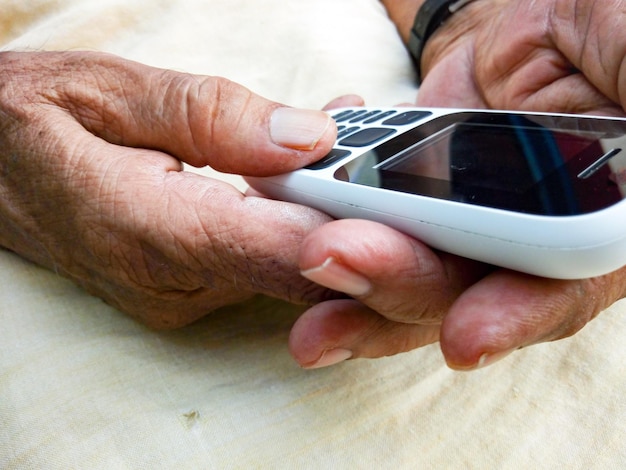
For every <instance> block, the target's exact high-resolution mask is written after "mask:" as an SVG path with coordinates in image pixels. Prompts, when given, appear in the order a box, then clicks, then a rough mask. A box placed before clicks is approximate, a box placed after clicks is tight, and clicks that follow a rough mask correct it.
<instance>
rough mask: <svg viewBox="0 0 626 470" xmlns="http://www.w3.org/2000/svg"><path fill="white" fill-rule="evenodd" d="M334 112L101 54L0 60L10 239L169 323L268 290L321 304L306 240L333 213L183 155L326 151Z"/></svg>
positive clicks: (231, 167)
mask: <svg viewBox="0 0 626 470" xmlns="http://www.w3.org/2000/svg"><path fill="white" fill-rule="evenodd" d="M335 137H336V128H335V125H334V123H333V122H332V120H331V119H330V118H329V117H328V116H327V114H326V113H323V112H321V111H305V110H297V109H291V108H287V107H285V106H281V105H279V104H277V103H272V102H269V101H266V100H264V99H262V98H260V97H258V96H256V95H254V94H253V93H251V92H250V91H248V90H246V89H244V88H243V87H241V86H238V85H236V84H234V83H231V82H229V81H227V80H224V79H220V78H211V77H199V76H192V75H186V74H180V73H175V72H171V71H165V70H160V69H154V68H150V67H146V66H143V65H140V64H137V63H132V62H129V61H125V60H122V59H119V58H116V57H113V56H109V55H102V54H95V53H85V52H77V53H1V54H0V142H1V144H2V145H1V146H0V245H2V246H4V247H6V248H8V249H11V250H13V251H15V252H17V253H19V254H20V255H22V256H24V257H26V258H29V259H30V260H33V261H35V262H37V263H39V264H41V265H43V266H46V267H48V268H50V269H53V270H54V271H55V272H57V273H59V274H61V275H63V276H66V277H68V278H70V279H72V280H73V281H74V282H76V283H77V284H79V285H81V286H83V287H84V288H85V289H87V290H88V291H90V292H92V293H94V294H96V295H98V296H100V297H102V298H103V299H105V300H106V301H107V302H109V303H111V304H113V305H115V306H116V307H118V308H120V309H121V310H123V311H125V312H128V313H130V314H131V315H133V316H135V317H137V318H140V319H141V320H142V321H144V322H145V323H147V324H148V325H151V326H153V327H156V328H171V327H177V326H181V325H184V324H187V323H189V322H191V321H193V320H195V319H197V318H199V317H201V316H203V315H205V314H206V313H208V312H210V311H211V310H213V309H215V308H217V307H220V306H222V305H225V304H228V303H232V302H235V301H239V300H243V299H245V298H248V297H250V296H252V295H253V294H255V293H263V294H268V295H271V296H274V297H278V298H282V299H286V300H289V301H293V302H316V301H319V300H322V299H324V298H328V294H329V293H328V291H327V290H326V289H323V288H320V287H318V286H316V285H314V284H312V283H311V282H309V281H307V280H306V279H304V278H302V277H301V276H300V275H299V271H298V266H297V251H298V248H299V246H300V244H301V242H302V240H303V238H304V237H305V236H306V235H307V234H308V233H309V232H310V231H311V230H313V229H314V228H316V227H319V226H320V225H322V224H323V223H325V222H328V220H329V218H328V217H327V216H325V215H323V214H321V213H319V212H317V211H314V210H312V209H308V208H305V207H300V206H296V205H293V204H286V203H281V202H277V201H271V200H267V199H261V198H247V197H244V195H242V194H241V193H240V192H239V191H237V190H236V189H235V188H234V187H232V186H230V185H229V184H226V183H224V182H221V181H218V180H213V179H210V178H206V177H202V176H199V175H197V174H194V173H190V172H185V171H181V170H182V165H181V161H183V162H186V163H189V164H191V165H195V166H204V165H210V166H212V167H213V168H215V169H217V170H221V171H225V172H232V173H238V174H248V175H267V174H269V173H280V172H284V171H289V170H292V169H295V168H297V167H300V166H303V165H306V164H307V163H310V162H312V161H314V160H318V159H319V158H321V157H322V156H324V155H325V154H326V153H327V152H328V150H329V149H330V147H331V146H332V144H333V142H334V139H335Z"/></svg>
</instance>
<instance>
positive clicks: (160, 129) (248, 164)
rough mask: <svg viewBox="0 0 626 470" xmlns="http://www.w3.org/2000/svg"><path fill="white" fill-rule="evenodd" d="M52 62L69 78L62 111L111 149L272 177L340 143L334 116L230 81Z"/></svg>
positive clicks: (97, 58) (89, 57)
mask: <svg viewBox="0 0 626 470" xmlns="http://www.w3.org/2000/svg"><path fill="white" fill-rule="evenodd" d="M44 55H45V56H46V57H45V60H47V61H57V62H62V63H63V64H62V65H63V66H62V67H61V66H59V67H58V70H60V74H62V75H64V76H60V77H59V75H56V76H55V78H53V80H55V87H54V88H55V91H56V95H55V98H56V100H57V102H56V103H55V104H57V105H59V106H60V107H62V108H66V109H68V110H69V112H70V113H71V114H72V115H73V116H74V118H75V119H77V120H78V121H79V122H80V123H81V124H82V125H83V126H84V127H85V128H86V129H88V130H89V131H90V132H92V133H94V134H96V135H98V136H100V137H102V138H104V139H106V140H108V141H109V142H111V143H115V144H120V145H124V146H130V147H141V148H149V149H155V150H161V151H165V152H167V153H169V154H171V155H173V156H175V157H177V158H179V159H180V160H182V161H184V162H186V163H189V164H191V165H193V166H205V165H210V166H211V167H213V168H214V169H216V170H218V171H223V172H230V173H238V174H243V175H255V176H265V175H269V174H273V173H274V174H275V173H282V172H286V171H290V170H293V169H296V168H299V167H301V166H305V165H307V164H308V163H311V162H313V161H316V160H319V159H320V158H322V157H323V156H324V155H325V154H326V153H328V151H330V149H331V147H332V145H333V143H334V141H335V138H336V126H335V124H334V121H333V120H332V119H331V118H330V116H329V115H328V114H327V113H325V112H322V111H316V110H303V109H294V108H289V107H286V106H283V105H280V104H278V103H275V102H271V101H269V100H266V99H264V98H262V97H260V96H258V95H256V94H254V93H252V92H251V91H250V90H248V89H246V88H245V87H243V86H240V85H237V84H236V83H233V82H231V81H229V80H226V79H224V78H219V77H206V76H194V75H190V74H183V73H179V72H174V71H170V70H163V69H157V68H153V67H148V66H145V65H142V64H139V63H136V62H130V61H127V60H124V59H121V58H119V57H115V56H111V55H105V54H94V53H63V54H41V56H44ZM47 66H48V67H50V64H48V65H47ZM77 77H80V79H81V80H80V81H79V80H77Z"/></svg>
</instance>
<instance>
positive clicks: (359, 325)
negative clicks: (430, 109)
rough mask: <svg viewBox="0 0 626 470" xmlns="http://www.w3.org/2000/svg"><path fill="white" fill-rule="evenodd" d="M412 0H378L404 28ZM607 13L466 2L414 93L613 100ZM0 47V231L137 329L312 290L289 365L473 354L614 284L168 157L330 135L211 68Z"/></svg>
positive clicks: (534, 335)
mask: <svg viewBox="0 0 626 470" xmlns="http://www.w3.org/2000/svg"><path fill="white" fill-rule="evenodd" d="M416 2H419V0H395V1H394V0H387V1H386V2H385V4H386V6H387V8H388V9H389V11H390V15H391V17H392V18H394V19H395V20H396V21H397V23H398V25H399V29H400V32H401V34H403V35H404V36H406V28H404V27H403V26H402V25H403V24H405V23H406V21H403V18H409V17H410V18H411V20H412V17H413V16H414V13H415V9H416V6H415V5H416ZM411 10H412V11H411ZM616 11H620V12H622V13H623V12H624V11H625V3H624V1H615V0H607V1H603V2H597V1H596V2H594V1H591V0H576V1H574V0H569V1H566V0H535V1H529V2H518V1H514V0H480V1H477V2H475V3H472V4H470V5H469V6H467V7H466V8H464V9H463V10H462V11H461V12H459V13H457V14H456V15H455V16H454V17H453V19H452V20H450V21H449V22H448V23H446V25H444V27H442V28H441V29H440V31H438V32H437V33H436V35H435V36H433V38H432V40H431V41H429V43H428V45H427V47H426V50H425V55H424V58H423V61H422V67H423V71H424V73H423V75H424V76H425V80H424V83H423V86H422V88H421V90H420V94H419V98H418V104H419V105H422V106H435V105H437V106H468V107H494V108H514V109H528V110H550V111H568V112H588V113H592V112H595V113H603V114H615V115H624V113H623V109H624V105H625V104H626V103H625V100H626V93H625V91H626V90H625V89H624V88H625V87H626V85H625V83H626V79H625V77H624V70H623V69H624V68H623V67H622V65H623V64H624V63H625V59H624V57H625V50H626V38H625V35H624V33H623V30H624V28H623V27H622V24H621V23H623V20H622V18H624V15H623V14H621V15H620V14H616ZM0 63H2V67H1V68H0V75H1V77H0V78H1V79H0V84H1V85H0V140H1V144H2V145H1V146H0V220H2V225H1V226H0V243H1V244H2V245H3V246H4V247H7V248H9V249H12V250H14V251H16V252H17V253H19V254H21V255H22V256H24V257H26V258H29V259H31V260H33V261H35V262H37V263H39V264H41V265H43V266H46V267H48V268H50V269H54V270H56V271H57V272H59V273H60V274H62V275H64V276H67V277H68V278H70V279H72V280H73V281H74V282H76V283H77V284H79V285H81V286H83V287H84V288H86V289H87V290H89V291H90V292H92V293H94V294H96V295H98V296H100V297H102V298H103V299H105V300H106V301H107V302H109V303H111V304H113V305H115V306H117V307H118V308H120V309H121V310H123V311H125V312H127V313H129V314H130V315H133V316H135V317H137V318H139V319H141V320H142V321H144V322H145V323H147V324H149V325H151V326H153V327H157V328H172V327H177V326H182V325H185V324H188V323H190V322H192V321H194V320H195V319H197V318H199V317H201V316H203V315H205V314H207V313H209V312H210V311H212V310H213V309H215V308H217V307H220V306H222V305H227V304H229V303H232V302H237V301H240V300H243V299H246V298H248V297H250V296H251V295H253V294H255V293H262V294H267V295H271V296H274V297H277V298H281V299H286V300H289V301H292V302H304V303H317V305H315V306H314V307H312V308H310V309H309V310H308V311H307V312H305V314H304V315H303V316H302V317H301V318H300V319H299V320H298V321H297V322H296V324H295V325H294V328H293V331H292V334H291V337H290V349H291V353H292V354H293V356H294V358H295V359H296V361H297V362H298V363H299V364H301V365H302V366H304V367H320V366H326V365H331V364H334V363H336V362H338V361H340V360H345V359H347V358H357V357H369V358H374V357H380V356H386V355H392V354H396V353H400V352H403V351H408V350H411V349H414V348H418V347H420V346H423V345H425V344H430V343H432V342H435V341H440V343H441V348H442V351H443V354H444V356H445V359H446V361H447V362H448V364H449V365H450V366H451V367H454V368H458V369H472V368H476V367H478V366H483V365H487V364H490V363H491V362H493V361H494V360H496V359H499V358H501V357H503V356H504V355H506V354H508V353H509V352H511V351H513V350H515V349H517V348H520V347H523V346H528V345H531V344H534V343H538V342H542V341H549V340H554V339H558V338H562V337H565V336H568V335H571V334H573V333H575V332H576V331H578V330H579V329H580V328H581V327H582V326H583V325H585V324H586V323H587V322H588V321H589V320H591V319H592V318H593V317H594V316H596V315H597V314H598V313H599V312H601V311H602V310H603V309H605V308H606V307H608V306H609V305H611V304H612V303H613V302H615V301H616V300H618V299H620V298H622V297H623V296H624V295H625V291H626V289H625V288H626V270H624V269H622V270H620V271H617V272H615V273H612V274H609V275H607V276H603V277H599V278H595V279H586V280H581V281H559V280H547V279H542V278H537V277H533V276H528V275H524V274H520V273H515V272H512V271H507V270H502V269H496V268H494V267H491V266H486V265H483V264H480V263H477V262H474V261H470V260H466V259H463V258H459V257H456V256H452V255H448V254H445V253H440V252H434V251H433V250H431V249H429V248H428V247H427V246H425V245H424V244H422V243H420V242H419V241H418V240H415V239H412V238H410V237H407V236H406V235H403V234H401V233H399V232H397V231H395V230H392V229H390V228H388V227H385V226H382V225H380V224H375V223H372V222H366V221H354V220H342V221H331V219H330V218H329V217H327V216H326V215H324V214H321V213H320V212H317V211H314V210H312V209H308V208H305V207H301V206H297V205H293V204H288V203H282V202H278V201H271V200H267V199H263V198H259V197H254V196H252V195H249V196H245V195H242V194H241V193H240V192H239V191H237V190H235V189H234V188H233V187H232V186H230V185H228V184H226V183H224V182H221V181H218V180H213V179H210V178H205V177H201V176H197V175H194V174H192V173H188V172H181V161H183V162H186V163H189V164H191V165H196V166H204V165H210V166H212V167H214V168H215V169H217V170H221V171H226V172H233V173H238V174H244V175H266V174H273V173H280V172H284V171H289V170H291V169H294V168H297V167H300V166H303V165H306V164H307V163H309V162H311V161H314V160H317V159H319V158H321V157H322V156H323V155H324V154H325V153H326V152H327V151H328V149H329V148H330V147H331V145H332V142H333V140H334V138H335V135H336V134H335V128H334V125H333V124H332V123H331V124H329V125H327V126H323V125H321V126H320V123H319V122H317V121H316V122H317V124H315V125H313V124H312V120H313V118H311V119H312V120H311V122H309V121H307V122H308V124H307V125H306V126H303V127H304V128H305V129H304V131H305V132H304V133H305V134H307V132H308V131H307V129H308V130H311V129H313V130H314V132H313V131H312V132H311V135H312V136H316V137H315V138H313V137H311V138H310V139H309V140H308V141H305V142H301V141H298V139H297V138H295V139H292V138H291V137H293V134H294V133H295V134H297V135H300V134H301V133H302V132H301V131H302V129H296V130H297V131H298V132H294V129H291V132H288V133H287V134H288V135H287V136H285V133H284V132H282V131H281V132H274V131H276V129H274V128H273V126H274V124H275V120H273V116H274V114H273V113H274V111H275V110H276V109H278V108H282V106H281V105H279V104H277V103H271V102H269V101H266V100H263V99H262V98H260V97H258V96H256V95H254V94H252V93H251V92H249V91H248V90H245V89H243V88H241V87H239V86H237V85H235V84H233V83H231V82H228V81H226V80H224V79H217V78H212V77H194V76H190V75H183V74H177V73H174V72H169V71H163V70H157V69H152V68H148V67H144V66H141V65H139V64H134V63H130V62H128V61H124V60H121V59H118V58H114V57H111V56H104V55H99V54H93V53H72V54H34V53H20V54H18V53H11V54H7V53H5V54H0ZM451 85H454V86H451ZM334 104H336V105H357V104H361V103H360V100H359V99H358V98H356V97H347V98H344V99H343V100H340V102H337V103H334ZM318 117H319V116H318ZM283 124H284V122H283ZM309 124H310V125H309ZM309 128H311V129H309ZM279 130H280V129H279ZM283 130H284V129H283ZM300 271H302V273H303V275H304V276H300V274H299V273H300ZM320 286H325V287H327V288H328V289H325V288H324V287H320ZM329 289H331V290H329ZM337 292H343V293H345V294H347V295H348V296H349V298H343V299H337V296H338V294H337Z"/></svg>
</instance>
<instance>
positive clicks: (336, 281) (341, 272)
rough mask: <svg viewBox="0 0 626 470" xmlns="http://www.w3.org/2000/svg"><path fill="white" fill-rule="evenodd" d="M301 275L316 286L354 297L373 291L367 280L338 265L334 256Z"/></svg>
mask: <svg viewBox="0 0 626 470" xmlns="http://www.w3.org/2000/svg"><path fill="white" fill-rule="evenodd" d="M301 274H302V275H303V276H304V277H306V278H307V279H308V280H310V281H313V282H315V283H316V284H319V285H321V286H324V287H328V288H329V289H332V290H336V291H338V292H343V293H344V294H348V295H351V296H354V297H360V296H363V295H365V294H367V293H368V292H369V291H370V290H371V289H372V284H371V283H370V281H369V280H368V279H367V278H365V277H364V276H363V275H361V274H359V273H357V272H355V271H353V270H352V269H350V268H349V267H347V266H345V265H343V264H341V263H338V262H337V260H336V259H335V258H333V257H332V256H331V257H330V258H328V259H326V261H324V263H323V264H322V265H320V266H317V267H315V268H311V269H306V270H304V271H302V273H301Z"/></svg>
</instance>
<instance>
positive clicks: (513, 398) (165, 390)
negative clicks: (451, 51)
mask: <svg viewBox="0 0 626 470" xmlns="http://www.w3.org/2000/svg"><path fill="white" fill-rule="evenodd" d="M0 8H1V10H0V11H1V12H2V13H1V14H0V41H1V42H2V44H3V46H2V47H3V48H4V49H19V50H31V49H36V50H38V49H92V50H105V51H109V52H112V53H116V54H119V55H122V56H125V57H127V58H130V59H135V60H138V61H142V62H144V63H148V64H151V65H157V66H161V67H168V68H173V69H177V70H181V71H187V72H194V73H203V74H212V75H224V76H227V77H229V78H231V79H234V80H236V81H238V82H240V83H243V84H245V85H246V86H248V87H250V88H251V89H253V90H255V91H257V92H259V93H261V94H263V95H265V96H267V97H269V98H272V99H275V100H279V101H282V102H286V103H288V104H291V105H296V106H307V107H313V108H319V107H321V106H323V104H325V102H327V101H329V100H330V99H331V98H333V97H335V96H337V95H341V94H344V93H347V92H354V93H359V94H361V95H363V96H364V97H365V98H366V99H367V101H368V102H369V103H371V104H395V103H398V102H403V101H412V100H413V99H414V96H415V92H416V89H415V86H414V82H413V76H412V71H411V64H410V61H409V59H408V56H407V54H406V52H405V50H404V48H403V46H402V44H401V42H400V40H399V38H398V36H397V34H396V32H395V29H394V26H393V25H392V24H391V22H390V21H389V20H388V19H387V18H386V15H385V12H384V9H383V8H382V6H381V5H380V4H379V3H378V1H377V0H341V1H338V0H210V1H207V0H205V1H199V0H177V1H176V0H171V1H162V0H138V1H133V2H129V1H127V0H29V1H28V2H25V1H23V0H0ZM203 172H204V173H207V174H208V173H211V172H210V170H203ZM228 178H229V179H230V180H231V181H233V182H234V183H235V184H237V185H239V186H242V183H241V180H239V179H238V178H233V177H228ZM0 286H1V287H0V319H1V325H2V326H1V327H0V468H3V469H4V468H7V469H20V470H21V469H31V468H33V469H39V468H42V469H43V468H45V469H69V468H88V469H94V468H106V469H116V468H119V469H141V468H145V469H157V468H181V469H199V468H391V469H405V468H406V469H408V468H433V467H434V468H477V469H478V468H479V469H484V468H581V469H582V468H584V469H589V468H598V469H600V468H602V469H606V468H619V467H622V464H624V463H625V462H626V446H624V444H623V443H624V441H625V440H626V400H624V397H623V395H624V391H625V390H626V373H625V372H626V369H625V366H624V363H625V361H624V359H625V358H626V341H624V340H623V338H624V337H625V333H626V322H625V321H626V303H625V302H621V303H618V304H616V305H614V306H613V307H612V308H610V309H609V310H608V311H607V312H605V313H603V314H602V315H601V316H600V317H599V318H598V319H597V320H595V321H593V322H592V323H591V324H590V325H588V326H587V327H586V328H585V329H584V330H583V331H582V332H581V333H579V334H578V335H576V336H575V337H574V338H571V339H568V340H564V341H561V342H558V343H552V344H546V345H541V346H536V347H532V348H529V349H527V350H524V351H520V352H518V353H516V354H514V355H512V356H510V357H509V358H507V359H505V360H504V361H503V362H501V363H499V364H497V365H495V366H493V367H490V368H488V369H485V370H482V371H478V372H475V373H458V372H453V371H451V370H449V369H447V368H446V366H445V365H444V362H443V360H442V357H441V353H440V352H439V350H438V348H437V346H436V345H435V346H431V347H428V348H425V349H422V350H419V351H414V352H411V353H407V354H403V355H400V356H396V357H392V358H385V359H381V360H376V361H367V360H355V361H350V362H347V363H344V364H342V365H339V366H336V367H333V368H329V369H325V370H317V371H304V370H301V369H300V368H298V367H297V366H296V365H295V364H294V363H293V362H292V360H291V358H290V357H289V355H288V353H287V348H286V340H287V335H288V332H289V328H290V325H291V323H292V322H293V320H294V318H295V317H296V316H297V314H298V313H299V311H300V308H298V307H294V306H290V305H287V304H284V303H281V302H276V301H273V300H270V299H266V298H257V299H254V300H253V301H251V302H248V303H245V304H242V305H237V306H233V307H230V308H225V309H222V310H221V311H219V312H216V313H215V314H213V315H211V316H209V317H208V318H206V319H204V320H203V321H201V322H199V323H197V324H195V325H193V326H191V327H189V328H185V329H182V330H180V331H175V332H168V333H155V332H153V331H150V330H148V329H146V328H144V327H142V326H141V325H139V324H137V323H136V322H134V321H133V320H131V319H129V318H127V317H126V316H124V315H123V314H121V313H119V312H117V311H115V310H114V309H112V308H110V307H108V306H107V305H105V304H104V303H103V302H102V301H100V300H99V299H96V298H93V297H91V296H89V295H88V294H86V293H85V292H83V291H81V290H80V289H79V288H77V287H75V286H74V285H72V284H71V283H69V282H68V281H66V280H64V279H62V278H59V277H58V276H56V275H55V274H54V273H52V272H48V271H45V270H42V269H40V268H38V267H36V266H34V265H32V264H29V263H28V262H26V261H24V260H22V259H20V258H18V257H17V256H15V255H14V254H12V253H9V252H6V251H1V250H0Z"/></svg>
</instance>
